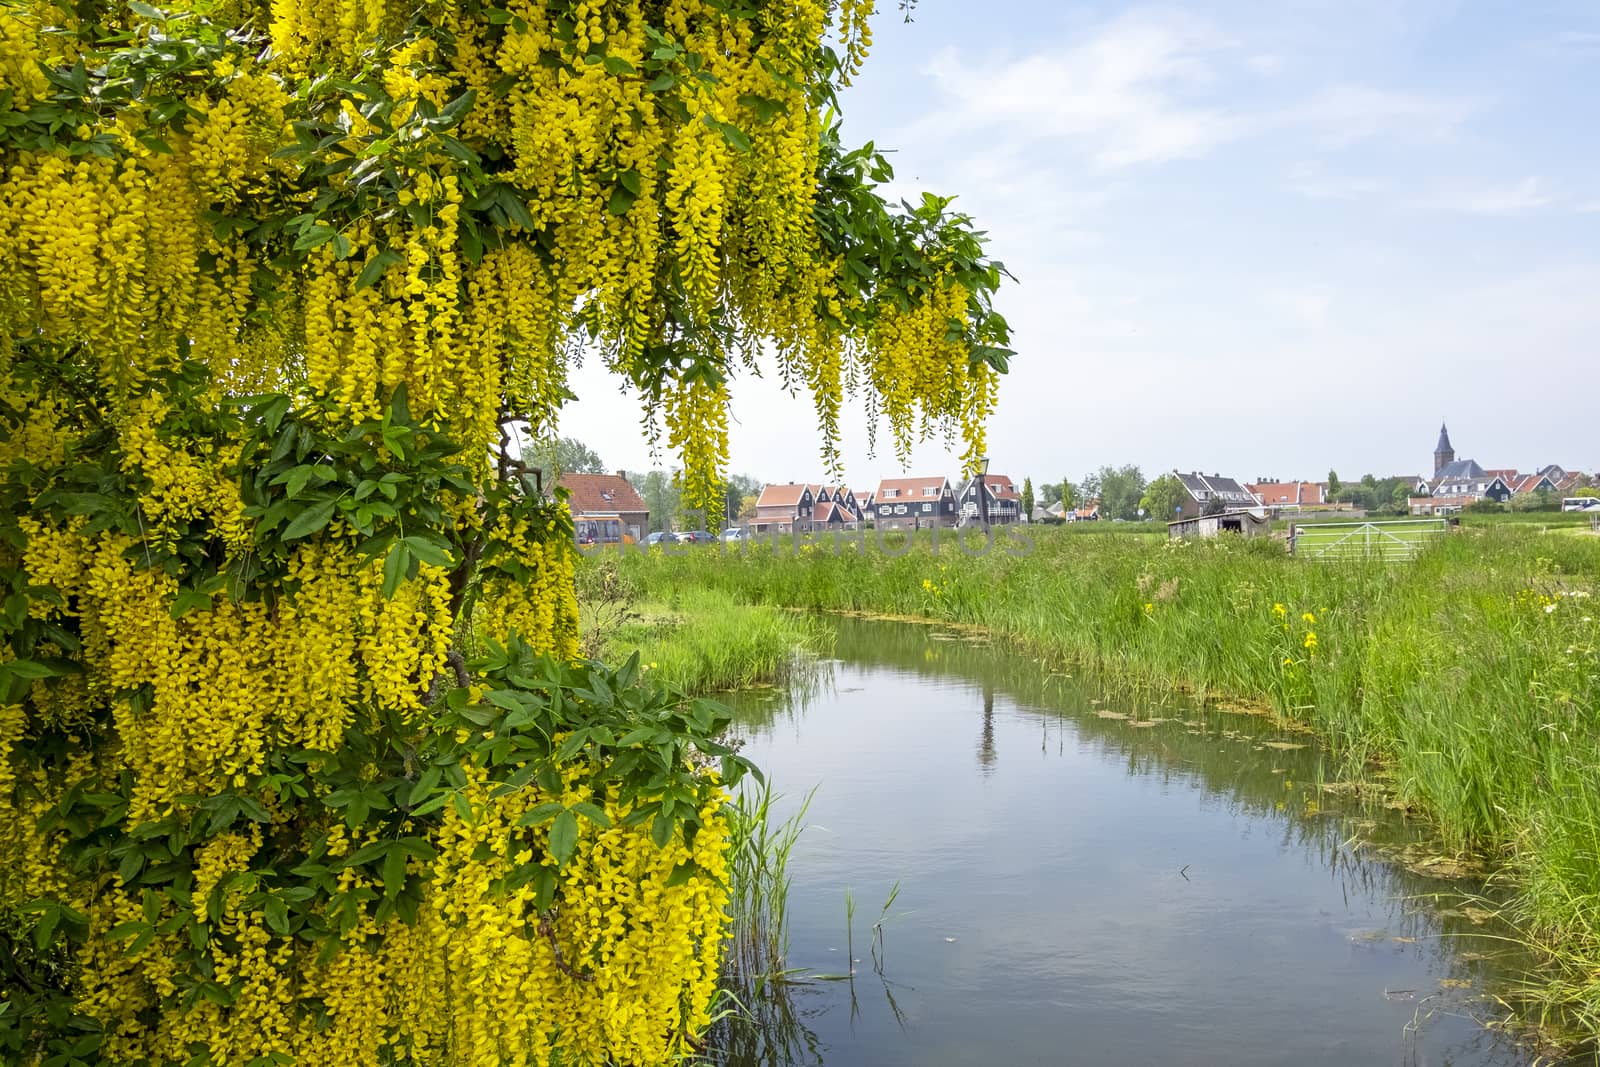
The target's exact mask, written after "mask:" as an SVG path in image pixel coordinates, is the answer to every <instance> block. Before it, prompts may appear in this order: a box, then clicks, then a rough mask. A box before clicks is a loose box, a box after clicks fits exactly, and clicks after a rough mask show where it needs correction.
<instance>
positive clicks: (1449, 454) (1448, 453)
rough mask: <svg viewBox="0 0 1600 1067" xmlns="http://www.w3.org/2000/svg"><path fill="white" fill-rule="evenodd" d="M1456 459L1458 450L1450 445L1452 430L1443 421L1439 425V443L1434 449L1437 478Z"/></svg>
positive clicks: (1435, 474)
mask: <svg viewBox="0 0 1600 1067" xmlns="http://www.w3.org/2000/svg"><path fill="white" fill-rule="evenodd" d="M1455 459H1456V450H1455V448H1454V447H1452V446H1451V444H1450V429H1449V427H1447V426H1446V425H1445V424H1444V423H1443V422H1442V421H1441V422H1440V423H1439V443H1438V444H1437V445H1435V446H1434V449H1433V473H1434V476H1435V477H1437V476H1438V474H1439V472H1440V471H1442V470H1444V469H1445V468H1446V467H1448V466H1449V465H1450V464H1452V463H1454V462H1455Z"/></svg>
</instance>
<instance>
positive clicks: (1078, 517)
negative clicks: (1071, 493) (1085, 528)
mask: <svg viewBox="0 0 1600 1067" xmlns="http://www.w3.org/2000/svg"><path fill="white" fill-rule="evenodd" d="M1059 507H1061V505H1060V504H1056V505H1054V506H1053V507H1052V508H1051V509H1050V512H1051V514H1059V515H1060V516H1061V517H1062V518H1063V519H1065V520H1066V521H1067V522H1099V521H1100V501H1099V500H1091V501H1089V502H1088V503H1087V504H1085V505H1084V506H1083V507H1081V508H1072V509H1071V510H1066V509H1063V510H1062V511H1060V512H1057V511H1056V508H1059Z"/></svg>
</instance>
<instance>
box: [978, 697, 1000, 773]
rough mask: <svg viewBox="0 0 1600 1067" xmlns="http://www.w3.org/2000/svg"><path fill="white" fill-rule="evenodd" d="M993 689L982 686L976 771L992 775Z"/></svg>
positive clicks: (993, 751)
mask: <svg viewBox="0 0 1600 1067" xmlns="http://www.w3.org/2000/svg"><path fill="white" fill-rule="evenodd" d="M995 759H996V756H995V750H994V689H993V688H991V687H990V686H989V684H988V683H987V682H986V683H984V686H983V732H982V733H980V734H979V735H978V770H979V771H981V772H982V773H984V774H992V773H994V761H995Z"/></svg>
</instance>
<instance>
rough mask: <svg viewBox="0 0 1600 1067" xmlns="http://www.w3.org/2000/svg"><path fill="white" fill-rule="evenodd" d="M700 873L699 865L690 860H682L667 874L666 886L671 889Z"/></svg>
mask: <svg viewBox="0 0 1600 1067" xmlns="http://www.w3.org/2000/svg"><path fill="white" fill-rule="evenodd" d="M699 873H700V865H699V864H698V863H694V862H691V861H688V860H686V861H684V862H683V863H680V864H678V865H677V866H676V867H674V868H672V873H671V874H669V875H667V888H668V889H673V888H675V887H677V886H680V885H683V884H684V883H685V882H687V881H688V880H689V879H691V878H693V877H695V876H696V875H698V874H699Z"/></svg>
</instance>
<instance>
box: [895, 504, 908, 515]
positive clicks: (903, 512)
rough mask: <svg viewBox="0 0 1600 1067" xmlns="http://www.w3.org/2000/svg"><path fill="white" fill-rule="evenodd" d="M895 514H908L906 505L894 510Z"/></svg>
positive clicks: (900, 505) (898, 506)
mask: <svg viewBox="0 0 1600 1067" xmlns="http://www.w3.org/2000/svg"><path fill="white" fill-rule="evenodd" d="M894 513H895V514H896V515H904V514H905V513H906V506H905V505H904V504H899V505H897V506H896V507H895V509H894Z"/></svg>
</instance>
